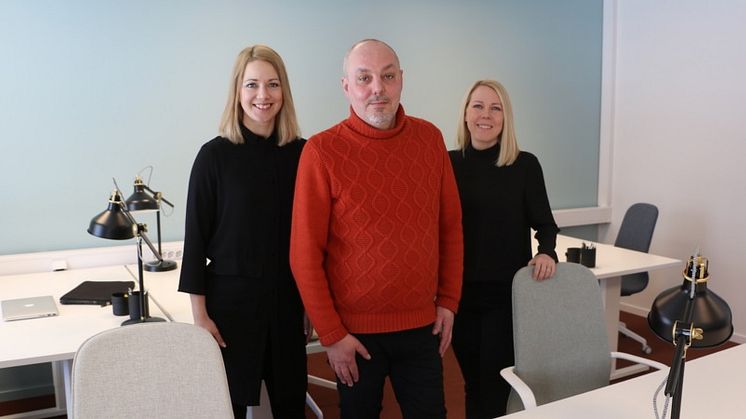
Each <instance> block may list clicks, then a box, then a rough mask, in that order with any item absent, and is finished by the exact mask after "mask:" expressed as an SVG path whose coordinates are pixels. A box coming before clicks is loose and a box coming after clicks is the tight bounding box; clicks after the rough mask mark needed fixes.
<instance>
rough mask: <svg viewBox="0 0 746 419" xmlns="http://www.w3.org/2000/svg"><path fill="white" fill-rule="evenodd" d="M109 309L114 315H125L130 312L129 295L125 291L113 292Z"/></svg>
mask: <svg viewBox="0 0 746 419" xmlns="http://www.w3.org/2000/svg"><path fill="white" fill-rule="evenodd" d="M111 309H112V311H114V315H115V316H126V315H128V314H130V307H129V295H128V294H127V293H126V292H115V293H113V294H111Z"/></svg>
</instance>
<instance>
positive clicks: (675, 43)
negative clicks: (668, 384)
mask: <svg viewBox="0 0 746 419" xmlns="http://www.w3.org/2000/svg"><path fill="white" fill-rule="evenodd" d="M609 3H611V2H609ZM616 6H617V33H616V66H615V73H616V85H615V87H614V90H615V100H614V112H613V115H614V116H613V118H614V120H613V125H614V130H613V174H612V179H613V181H612V202H613V208H614V213H613V216H612V218H613V221H612V224H611V226H610V228H609V229H608V231H607V232H606V237H605V240H606V241H607V242H609V241H612V240H613V237H615V235H616V231H617V230H618V228H619V223H620V221H621V217H622V215H623V212H624V209H625V208H627V207H628V206H629V205H631V204H633V203H635V202H639V201H647V202H651V203H654V204H656V205H657V206H658V207H659V210H660V217H659V219H658V225H657V228H656V232H655V235H654V237H653V243H652V247H651V252H653V253H658V254H663V255H666V256H671V257H676V258H679V259H685V258H687V257H688V256H689V255H690V254H691V253H692V252H693V251H694V249H695V248H696V247H697V246H699V248H700V249H701V251H702V254H703V255H705V256H707V257H708V258H709V259H710V274H711V275H710V283H709V284H710V285H709V287H710V289H712V290H714V291H715V292H717V293H718V294H719V295H720V296H721V297H723V298H725V299H726V300H727V301H728V302H729V304H730V306H731V309H732V310H733V316H734V318H733V323H734V326H735V329H736V336H735V337H734V339H735V340H737V341H739V342H746V269H744V261H745V260H746V217H745V216H744V209H746V187H745V186H744V185H745V184H746V167H744V164H743V159H744V157H746V124H745V123H744V119H746V105H745V101H746V81H745V80H744V76H745V75H746V24H744V22H746V2H743V1H729V0H715V1H709V2H701V1H695V0H681V1H655V2H650V1H647V0H623V1H619V2H618V3H616ZM682 268H683V265H682ZM681 280H682V278H681V275H680V269H672V270H667V271H663V272H660V273H653V274H652V277H651V283H650V286H649V287H648V288H647V290H646V291H645V292H643V293H641V294H638V295H636V296H632V297H629V298H626V299H625V300H626V301H627V302H628V303H629V304H630V305H628V306H627V307H626V309H627V310H629V311H633V312H634V311H637V312H638V313H643V312H646V311H647V310H648V309H649V307H650V304H651V303H652V301H653V299H654V298H655V295H657V294H658V293H659V292H660V291H661V290H663V289H666V288H669V287H672V286H675V285H679V284H680V283H681Z"/></svg>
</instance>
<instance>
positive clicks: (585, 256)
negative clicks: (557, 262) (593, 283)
mask: <svg viewBox="0 0 746 419" xmlns="http://www.w3.org/2000/svg"><path fill="white" fill-rule="evenodd" d="M580 264H581V265H583V266H585V267H588V268H595V267H596V248H595V247H584V248H582V249H580Z"/></svg>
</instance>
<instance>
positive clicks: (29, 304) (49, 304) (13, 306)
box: [0, 295, 59, 322]
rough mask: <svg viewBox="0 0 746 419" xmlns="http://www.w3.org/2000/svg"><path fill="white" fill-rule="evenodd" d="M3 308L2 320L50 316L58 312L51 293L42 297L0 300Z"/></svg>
mask: <svg viewBox="0 0 746 419" xmlns="http://www.w3.org/2000/svg"><path fill="white" fill-rule="evenodd" d="M0 306H1V307H2V310H3V320H4V321H6V322H9V321H12V320H24V319H35V318H37V317H50V316H56V315H57V314H59V312H58V311H57V304H55V303H54V299H53V298H52V296H51V295H45V296H43V297H30V298H17V299H15V300H4V301H2V302H0Z"/></svg>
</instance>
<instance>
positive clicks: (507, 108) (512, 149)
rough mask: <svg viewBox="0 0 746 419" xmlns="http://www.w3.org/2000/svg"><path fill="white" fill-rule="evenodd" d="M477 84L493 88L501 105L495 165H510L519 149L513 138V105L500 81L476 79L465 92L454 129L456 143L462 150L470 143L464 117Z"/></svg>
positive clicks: (516, 156)
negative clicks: (456, 127)
mask: <svg viewBox="0 0 746 419" xmlns="http://www.w3.org/2000/svg"><path fill="white" fill-rule="evenodd" d="M479 86H487V87H489V88H490V89H492V90H494V91H495V93H496V94H497V97H499V98H500V102H501V103H502V105H503V129H502V131H500V135H498V136H497V142H498V143H500V155H499V156H498V157H497V162H496V163H495V165H496V166H498V167H502V166H510V165H511V164H513V163H514V162H515V160H516V159H517V158H518V154H519V153H520V152H521V150H520V149H519V148H518V142H517V141H516V138H515V128H514V125H513V105H512V104H511V103H510V96H508V91H507V90H506V89H505V86H503V85H502V84H500V82H497V81H495V80H477V81H476V82H474V84H473V85H472V86H471V88H469V90H468V91H467V92H466V96H465V97H464V103H463V105H462V106H461V114H460V119H459V122H458V129H457V131H456V143H457V145H458V148H459V149H460V150H461V151H462V152H463V151H465V150H466V146H467V145H469V144H471V133H470V132H469V128H467V126H466V121H465V120H464V118H465V117H466V109H467V108H468V106H469V101H470V100H471V95H472V93H474V90H476V88H477V87H479Z"/></svg>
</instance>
